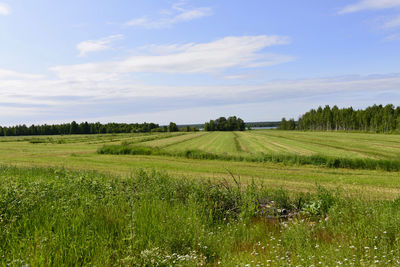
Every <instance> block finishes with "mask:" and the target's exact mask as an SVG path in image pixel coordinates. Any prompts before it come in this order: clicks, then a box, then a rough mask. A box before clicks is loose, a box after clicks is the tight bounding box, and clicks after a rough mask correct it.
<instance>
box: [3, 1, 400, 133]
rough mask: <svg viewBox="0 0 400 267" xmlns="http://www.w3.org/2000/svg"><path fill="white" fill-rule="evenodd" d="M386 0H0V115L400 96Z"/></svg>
mask: <svg viewBox="0 0 400 267" xmlns="http://www.w3.org/2000/svg"><path fill="white" fill-rule="evenodd" d="M399 102H400V0H324V1H321V0H308V1H297V0H282V1H275V0H249V1H240V0H213V1H212V0H197V1H194V0H158V1H153V0H146V1H143V0H141V1H137V0H113V1H110V0H108V1H106V0H85V1H78V0H68V1H64V0H60V1H54V0H35V1H32V0H0V125H3V126H4V125H5V126H7V125H16V124H43V123H63V122H71V121H72V120H75V121H78V122H81V121H89V122H97V121H100V122H104V123H106V122H155V123H159V124H167V123H169V122H170V121H174V122H176V123H178V124H190V123H203V122H205V121H208V120H210V119H215V118H218V117H220V116H231V115H236V116H239V117H241V118H243V119H244V120H245V121H277V120H280V119H281V118H282V117H286V118H295V119H296V118H298V116H299V115H301V114H302V113H304V112H306V111H308V110H309V109H311V108H317V107H318V106H324V105H331V106H332V105H338V106H339V107H349V106H352V107H354V108H365V107H367V106H369V105H373V104H383V105H385V104H388V103H392V104H394V105H396V106H398V105H400V103H399Z"/></svg>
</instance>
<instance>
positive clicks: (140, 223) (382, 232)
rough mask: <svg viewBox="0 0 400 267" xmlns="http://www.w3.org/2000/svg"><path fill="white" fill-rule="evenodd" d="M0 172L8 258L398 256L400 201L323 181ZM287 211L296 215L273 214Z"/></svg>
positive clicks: (334, 260) (317, 259)
mask: <svg viewBox="0 0 400 267" xmlns="http://www.w3.org/2000/svg"><path fill="white" fill-rule="evenodd" d="M0 176H1V183H0V230H1V231H0V233H1V234H0V265H2V266H3V265H10V266H21V265H24V266H25V265H29V266H37V265H45V266H46V265H56V266H60V265H74V266H75V265H95V266H109V265H124V266H126V265H133V266H176V265H178V266H196V265H211V266H212V265H218V264H219V263H220V264H222V265H223V266H230V265H244V264H251V265H256V264H259V265H261V264H265V265H268V264H269V265H275V266H282V265H285V266H287V265H289V264H290V265H302V266H305V265H307V266H310V265H318V264H319V263H321V264H322V265H325V266H332V265H338V264H339V262H340V263H342V264H345V265H350V263H352V264H354V265H365V266H370V265H390V264H396V263H399V262H398V260H399V255H400V250H399V248H400V235H399V233H400V231H399V230H400V200H399V199H397V200H395V201H368V200H362V199H355V198H352V199H350V198H347V197H345V196H343V195H341V194H340V192H336V191H334V192H332V191H328V190H326V189H324V188H321V187H318V188H317V193H316V194H312V195H311V194H298V195H294V194H289V192H286V191H285V190H282V189H280V190H269V189H268V188H267V187H265V186H262V185H257V184H255V183H252V184H250V185H248V186H246V187H244V186H242V185H241V184H240V181H238V180H234V181H232V182H227V181H224V182H220V183H217V182H210V181H204V182H198V181H194V180H187V179H183V178H182V179H177V178H171V177H169V176H168V175H167V174H164V173H160V172H155V171H154V172H144V171H139V172H138V173H136V174H135V175H134V176H133V177H129V178H122V177H107V176H104V175H101V174H98V173H94V172H83V171H82V172H70V171H67V170H57V169H20V168H13V167H0ZM266 206H268V207H267V209H266V208H265V207H266ZM284 209H285V210H288V211H289V214H292V215H293V216H292V218H289V219H278V218H276V217H270V216H269V215H270V214H271V213H272V214H276V213H277V212H278V213H279V212H281V211H282V210H284ZM266 215H268V216H266Z"/></svg>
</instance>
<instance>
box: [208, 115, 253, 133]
mask: <svg viewBox="0 0 400 267" xmlns="http://www.w3.org/2000/svg"><path fill="white" fill-rule="evenodd" d="M245 129H246V125H245V123H244V121H243V120H242V119H241V118H237V117H236V116H232V117H229V118H228V119H227V118H225V117H220V118H218V119H216V120H210V121H209V122H206V123H205V124H204V131H244V130H245Z"/></svg>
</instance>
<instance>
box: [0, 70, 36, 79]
mask: <svg viewBox="0 0 400 267" xmlns="http://www.w3.org/2000/svg"><path fill="white" fill-rule="evenodd" d="M43 77H44V76H43V75H38V74H27V73H19V72H16V71H12V70H5V69H0V80H10V79H41V78H43Z"/></svg>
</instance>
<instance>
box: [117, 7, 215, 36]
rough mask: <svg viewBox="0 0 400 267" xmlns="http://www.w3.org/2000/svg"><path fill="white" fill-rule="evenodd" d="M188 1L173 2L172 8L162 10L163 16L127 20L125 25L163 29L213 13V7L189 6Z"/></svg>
mask: <svg viewBox="0 0 400 267" xmlns="http://www.w3.org/2000/svg"><path fill="white" fill-rule="evenodd" d="M186 2H187V1H179V2H177V3H175V4H173V5H172V7H171V8H170V9H168V10H162V11H161V12H160V14H159V16H161V17H157V18H154V17H153V18H149V17H147V16H144V17H140V18H135V19H132V20H130V21H127V22H126V23H125V25H126V26H131V27H142V28H146V29H161V28H169V27H171V26H173V25H174V24H177V23H181V22H187V21H191V20H196V19H200V18H203V17H207V16H211V15H212V9H211V8H210V7H196V8H194V7H188V6H187V3H186Z"/></svg>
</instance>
